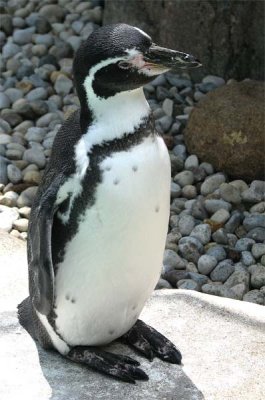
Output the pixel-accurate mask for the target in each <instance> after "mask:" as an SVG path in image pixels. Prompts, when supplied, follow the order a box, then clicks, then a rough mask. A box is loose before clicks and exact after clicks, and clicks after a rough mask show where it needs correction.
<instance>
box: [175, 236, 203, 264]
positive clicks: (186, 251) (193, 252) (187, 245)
mask: <svg viewBox="0 0 265 400" xmlns="http://www.w3.org/2000/svg"><path fill="white" fill-rule="evenodd" d="M182 239H183V238H182ZM182 239H181V240H182ZM181 240H180V241H181ZM179 251H180V254H181V255H182V257H184V258H185V259H186V260H187V261H191V262H193V263H195V264H197V262H198V259H199V258H200V255H201V254H200V252H199V250H198V246H197V244H195V243H194V242H192V241H185V242H182V243H180V242H179Z"/></svg>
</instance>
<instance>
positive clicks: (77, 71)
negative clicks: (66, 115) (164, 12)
mask: <svg viewBox="0 0 265 400" xmlns="http://www.w3.org/2000/svg"><path fill="white" fill-rule="evenodd" d="M197 66H200V63H199V61H198V60H196V59H195V58H194V57H193V56H191V55H189V54H186V53H182V52H178V51H175V50H170V49H166V48H163V47H159V46H157V45H155V44H154V43H153V42H152V39H151V37H150V36H149V35H147V34H146V33H145V32H143V31H142V30H140V29H139V28H136V27H133V26H130V25H127V24H114V25H106V26H104V27H101V28H98V29H96V30H95V31H94V32H93V33H92V34H91V35H90V36H89V37H88V39H87V40H86V41H85V42H84V43H83V44H82V45H81V46H80V48H79V49H78V51H77V53H76V56H75V59H74V65H73V72H74V79H75V83H76V88H77V92H80V91H83V88H84V87H85V91H86V95H87V96H88V97H89V94H91V92H92V93H93V95H95V96H97V97H99V98H105V99H107V98H109V97H111V96H115V95H116V94H117V93H120V92H124V91H130V90H134V89H136V88H139V87H141V86H143V85H145V84H146V83H148V82H150V81H152V80H153V79H154V78H155V76H156V75H159V74H162V73H163V72H166V71H168V70H169V69H175V68H185V67H186V68H187V67H188V68H192V67H197ZM80 89H81V90H80ZM89 92H90V93H89ZM78 94H79V93H78ZM79 97H80V96H79Z"/></svg>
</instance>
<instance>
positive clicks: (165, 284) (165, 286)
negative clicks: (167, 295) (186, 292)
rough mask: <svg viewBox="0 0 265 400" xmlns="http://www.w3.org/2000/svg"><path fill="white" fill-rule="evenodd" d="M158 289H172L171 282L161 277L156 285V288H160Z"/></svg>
mask: <svg viewBox="0 0 265 400" xmlns="http://www.w3.org/2000/svg"><path fill="white" fill-rule="evenodd" d="M158 289H172V286H171V285H170V283H169V282H168V281H166V280H165V279H163V278H160V279H159V281H158V282H157V284H156V287H155V290H158Z"/></svg>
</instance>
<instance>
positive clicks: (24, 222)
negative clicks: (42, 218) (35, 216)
mask: <svg viewBox="0 0 265 400" xmlns="http://www.w3.org/2000/svg"><path fill="white" fill-rule="evenodd" d="M28 223H29V221H28V219H26V218H20V219H17V220H16V221H14V222H13V228H15V229H17V230H18V231H19V232H27V230H28Z"/></svg>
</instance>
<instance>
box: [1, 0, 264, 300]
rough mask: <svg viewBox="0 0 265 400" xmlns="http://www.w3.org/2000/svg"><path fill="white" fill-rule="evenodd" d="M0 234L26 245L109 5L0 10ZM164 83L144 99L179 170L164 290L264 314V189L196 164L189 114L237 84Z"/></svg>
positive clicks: (181, 79) (32, 4)
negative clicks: (89, 47)
mask: <svg viewBox="0 0 265 400" xmlns="http://www.w3.org/2000/svg"><path fill="white" fill-rule="evenodd" d="M0 11H1V14H2V15H1V23H0V26H1V31H0V47H1V50H2V58H1V60H0V70H1V77H0V229H3V230H5V231H7V232H9V233H10V234H11V235H13V236H16V237H18V238H21V239H23V240H26V238H27V228H28V219H29V215H30V207H31V205H32V201H33V198H34V195H35V193H36V190H37V188H38V184H39V183H40V181H41V177H42V175H43V172H44V169H45V166H46V165H47V162H48V159H49V156H50V153H51V147H52V143H53V139H54V137H55V135H56V133H57V131H58V129H59V128H60V126H61V124H62V122H63V120H64V119H65V118H66V117H67V116H68V115H69V114H70V113H71V112H73V111H74V110H76V109H77V108H78V107H79V100H78V97H77V96H76V94H75V92H74V87H73V82H72V75H71V68H72V60H73V54H74V52H75V51H76V50H77V48H78V47H79V45H80V43H81V42H82V41H83V40H84V39H86V38H87V37H88V36H89V35H90V33H91V32H92V31H93V30H94V29H95V28H96V27H97V26H99V25H101V22H102V13H103V9H102V2H101V1H83V2H82V1H78V0H59V1H58V2H56V3H55V2H52V1H45V0H44V1H41V2H38V1H34V0H31V1H28V0H27V1H25V0H16V1H15V0H8V1H7V2H3V1H0ZM229 83H230V81H228V82H225V81H224V79H223V78H222V77H217V76H205V77H204V78H203V80H202V81H201V82H199V83H195V82H193V81H192V80H191V79H190V77H189V75H188V74H182V75H177V74H173V73H167V74H165V75H162V76H159V77H158V78H156V79H155V80H154V81H153V82H152V83H151V84H148V85H146V86H145V88H144V91H145V94H146V97H147V99H148V102H149V104H150V107H151V109H152V111H153V114H154V117H155V124H156V128H157V130H158V131H159V132H160V133H161V134H162V135H163V136H164V138H165V142H166V143H167V145H168V148H169V152H170V158H171V164H172V183H171V216H170V222H169V232H168V236H167V242H166V250H165V254H164V266H163V269H162V275H161V279H160V280H159V282H158V285H157V288H172V287H174V288H176V287H177V288H183V289H189V290H197V291H201V292H204V293H209V294H213V295H217V296H222V297H229V298H233V299H238V300H244V301H249V302H253V303H257V304H261V305H264V304H265V182H264V181H258V180H255V181H253V182H251V183H246V182H244V180H232V179H229V178H228V177H227V176H226V175H225V174H224V173H222V172H218V171H215V170H214V168H213V166H212V165H211V164H209V163H206V162H203V160H198V158H197V156H196V155H194V154H188V152H187V149H186V146H185V141H184V131H185V126H186V124H187V121H188V118H189V114H190V112H191V111H192V109H193V107H196V103H197V102H198V101H200V99H202V98H203V97H204V96H205V95H207V93H208V92H210V91H211V90H214V89H215V88H217V87H219V86H221V85H225V84H229Z"/></svg>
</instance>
